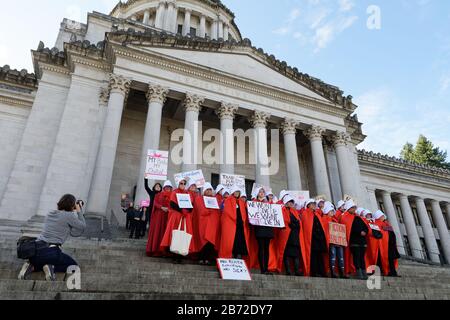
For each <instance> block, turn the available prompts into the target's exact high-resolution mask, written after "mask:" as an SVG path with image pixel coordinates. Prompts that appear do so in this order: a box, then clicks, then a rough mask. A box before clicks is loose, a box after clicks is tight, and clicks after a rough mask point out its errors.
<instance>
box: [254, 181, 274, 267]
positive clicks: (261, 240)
mask: <svg viewBox="0 0 450 320" xmlns="http://www.w3.org/2000/svg"><path fill="white" fill-rule="evenodd" d="M253 201H254V202H266V203H268V200H267V198H266V191H265V190H264V188H260V189H259V191H258V193H257V195H256V198H255V199H254V200H253ZM254 230H255V237H256V240H257V242H258V261H259V267H260V269H261V273H262V274H271V273H270V272H269V259H270V241H271V240H272V239H273V238H274V231H273V228H272V227H264V226H255V227H254Z"/></svg>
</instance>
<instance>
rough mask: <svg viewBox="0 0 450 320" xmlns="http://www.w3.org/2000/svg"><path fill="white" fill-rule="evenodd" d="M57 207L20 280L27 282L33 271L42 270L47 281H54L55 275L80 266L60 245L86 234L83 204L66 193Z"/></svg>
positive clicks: (46, 221) (39, 238)
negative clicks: (70, 238)
mask: <svg viewBox="0 0 450 320" xmlns="http://www.w3.org/2000/svg"><path fill="white" fill-rule="evenodd" d="M57 206H58V210H55V211H52V212H50V213H49V214H48V215H47V217H46V219H45V225H44V230H43V232H42V234H41V235H40V236H39V237H38V238H37V240H36V246H37V248H38V249H37V252H36V256H35V257H33V258H31V259H30V261H29V262H27V263H25V264H24V266H23V267H22V270H21V271H20V274H19V279H26V277H27V276H28V275H29V274H30V273H31V272H38V271H42V270H43V271H44V273H45V279H46V280H47V281H55V280H56V277H55V272H56V273H59V272H61V273H66V271H67V268H68V267H70V266H77V265H78V264H77V262H76V261H75V260H74V259H72V258H71V257H70V256H69V255H67V254H65V253H63V252H62V251H61V246H62V245H63V244H64V242H66V240H67V238H68V237H69V236H72V237H80V236H81V235H82V234H83V233H84V230H85V229H86V221H85V219H84V216H83V207H84V202H83V201H80V200H79V201H77V200H76V198H75V197H74V196H73V195H70V194H66V195H64V196H63V197H62V198H61V199H60V200H59V202H58V205H57Z"/></svg>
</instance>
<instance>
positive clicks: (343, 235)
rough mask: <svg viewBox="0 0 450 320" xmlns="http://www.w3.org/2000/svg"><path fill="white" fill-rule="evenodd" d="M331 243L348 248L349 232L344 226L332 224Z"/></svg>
mask: <svg viewBox="0 0 450 320" xmlns="http://www.w3.org/2000/svg"><path fill="white" fill-rule="evenodd" d="M329 228H330V243H331V244H335V245H338V246H343V247H346V246H347V232H346V227H345V225H344V224H339V223H333V222H330V227H329Z"/></svg>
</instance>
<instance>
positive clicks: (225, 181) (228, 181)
mask: <svg viewBox="0 0 450 320" xmlns="http://www.w3.org/2000/svg"><path fill="white" fill-rule="evenodd" d="M220 184H221V185H223V186H224V187H226V188H231V187H233V186H237V187H239V188H241V189H242V190H245V176H239V175H235V174H227V173H221V174H220Z"/></svg>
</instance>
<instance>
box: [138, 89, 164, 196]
mask: <svg viewBox="0 0 450 320" xmlns="http://www.w3.org/2000/svg"><path fill="white" fill-rule="evenodd" d="M168 93H169V89H167V88H164V87H162V86H159V85H154V84H151V83H150V84H149V89H148V91H147V100H148V112H147V121H146V123H145V133H144V143H143V144H142V152H141V164H140V166H139V173H138V182H137V188H136V203H138V204H139V203H140V202H141V201H143V200H148V197H149V195H148V193H147V191H146V190H145V185H144V176H145V169H146V167H147V155H148V150H159V142H160V138H161V120H162V110H163V107H164V103H165V102H166V98H167V94H168ZM153 183H154V181H149V185H153Z"/></svg>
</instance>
